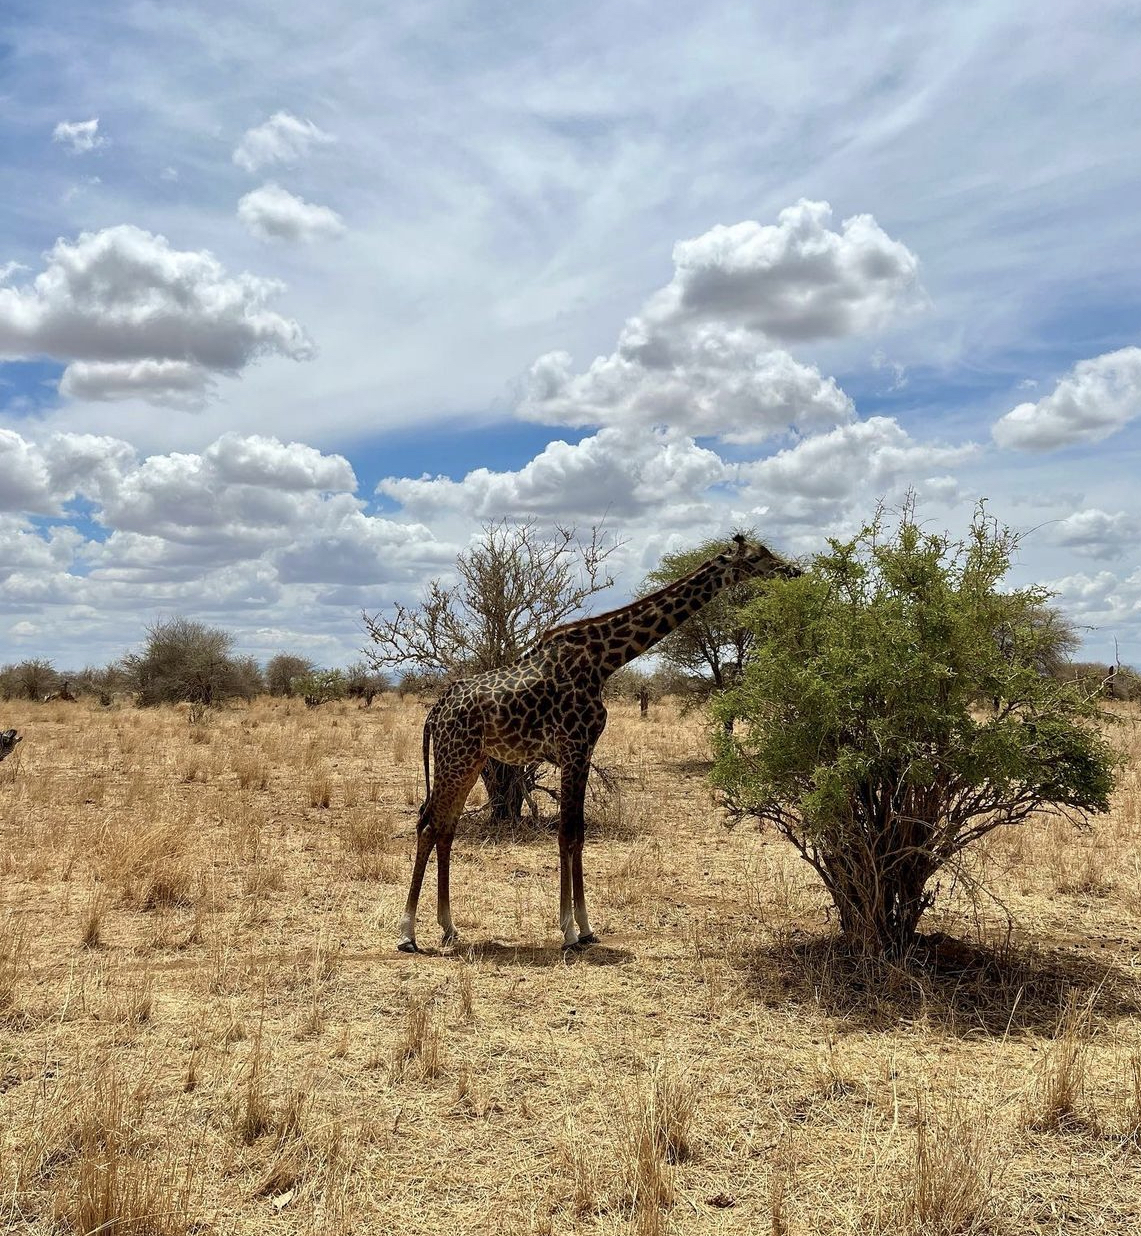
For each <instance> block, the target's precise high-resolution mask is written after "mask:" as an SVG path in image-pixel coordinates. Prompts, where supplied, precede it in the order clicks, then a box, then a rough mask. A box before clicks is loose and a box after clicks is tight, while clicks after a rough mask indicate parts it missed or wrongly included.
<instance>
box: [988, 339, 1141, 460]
mask: <svg viewBox="0 0 1141 1236" xmlns="http://www.w3.org/2000/svg"><path fill="white" fill-rule="evenodd" d="M1139 415H1141V348H1135V347H1131V348H1120V349H1119V350H1118V351H1116V352H1106V353H1104V354H1103V355H1101V356H1095V357H1093V358H1092V359H1091V360H1083V361H1078V363H1077V364H1076V365H1075V366H1074V367H1073V369H1072V370H1071V371H1070V372H1069V373H1068V374H1066V376H1065V377H1064V378H1062V379H1061V380H1060V381H1059V382H1058V384H1057V386H1056V387H1055V388H1054V389H1053V390H1052V391H1051V392H1050V394H1048V395H1045V396H1043V397H1042V398H1041V399H1039V400H1038V402H1037V403H1020V404H1019V405H1018V407H1016V408H1014V409H1013V410H1012V411H1010V412H1008V413H1007V414H1006V415H1005V416H1004V417H1002V419H1001V420H999V421H996V422H995V424H994V426H993V427H992V429H991V433H992V435H993V436H994V440H995V441H996V442H997V443H998V444H999V446H1011V447H1018V448H1020V449H1022V450H1028V451H1049V450H1053V449H1054V448H1055V447H1059V446H1069V445H1071V444H1072V443H1075V442H1101V441H1102V440H1103V439H1104V438H1108V437H1109V436H1110V434H1112V433H1116V432H1117V430H1119V429H1121V428H1122V427H1123V426H1124V425H1126V424H1128V423H1129V422H1130V421H1131V420H1133V419H1134V418H1135V417H1137V416H1139Z"/></svg>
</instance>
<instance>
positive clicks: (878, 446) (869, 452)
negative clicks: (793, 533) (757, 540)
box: [741, 416, 977, 526]
mask: <svg viewBox="0 0 1141 1236" xmlns="http://www.w3.org/2000/svg"><path fill="white" fill-rule="evenodd" d="M976 451H977V447H976V446H974V445H973V444H966V445H963V446H942V445H938V444H930V443H922V442H916V441H915V440H914V439H913V438H912V437H911V436H910V435H909V434H908V433H907V431H906V430H905V429H904V428H903V427H902V426H901V425H900V424H899V423H898V422H897V421H896V420H895V419H894V418H892V417H886V416H872V417H869V418H868V419H867V420H866V421H858V422H856V423H854V424H851V425H841V426H839V427H837V428H836V429H833V430H831V431H830V432H829V433H822V434H817V435H815V436H814V437H810V438H805V439H804V440H803V441H801V442H798V443H797V444H796V445H795V446H793V447H789V448H788V449H787V450H783V451H779V452H778V453H777V454H775V455H772V456H770V457H769V458H767V459H762V460H758V461H756V462H754V463H748V464H743V465H742V467H741V476H742V480H743V481H744V483H745V491H746V492H748V493H751V494H752V495H753V497H754V498H755V499H756V500H757V501H758V502H761V503H764V504H766V505H767V506H768V507H769V509H770V510H771V511H772V512H773V513H774V515H776V516H777V517H779V518H781V519H783V520H787V521H788V522H791V523H816V524H817V525H818V526H822V525H824V524H825V523H826V522H827V521H829V520H834V519H836V518H839V517H840V516H842V515H843V514H844V513H845V512H846V511H847V510H849V509H851V508H852V507H853V506H858V505H862V506H863V508H864V509H865V513H870V511H869V509H868V508H869V507H870V503H871V502H873V501H874V500H875V499H876V498H877V497H879V496H881V495H883V494H884V493H886V492H887V491H888V490H890V489H891V488H892V487H894V486H896V485H898V484H900V483H904V484H907V483H911V482H913V481H915V480H916V479H917V478H919V477H923V476H925V475H926V474H927V473H928V472H929V471H930V470H931V469H933V468H942V467H948V466H952V465H954V464H958V463H962V462H963V461H965V460H966V459H969V458H970V457H971V456H972V455H974V454H975V453H976ZM947 479H948V478H945V477H944V478H932V480H931V481H930V482H927V484H934V486H935V489H936V492H937V491H938V489H939V485H940V482H941V481H942V482H943V486H944V488H945V487H946V486H945V482H946V480H947Z"/></svg>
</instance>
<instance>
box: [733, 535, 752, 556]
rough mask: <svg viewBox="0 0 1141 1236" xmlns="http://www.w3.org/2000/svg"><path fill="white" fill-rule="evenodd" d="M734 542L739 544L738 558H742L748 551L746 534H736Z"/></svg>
mask: <svg viewBox="0 0 1141 1236" xmlns="http://www.w3.org/2000/svg"><path fill="white" fill-rule="evenodd" d="M733 540H734V541H736V542H737V556H738V557H739V558H740V557H742V556H743V555H744V554H745V552H746V551H747V550H748V548H749V543H748V541H746V540H745V534H744V533H743V532H737V533H734V535H733Z"/></svg>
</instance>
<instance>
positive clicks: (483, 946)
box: [452, 940, 634, 969]
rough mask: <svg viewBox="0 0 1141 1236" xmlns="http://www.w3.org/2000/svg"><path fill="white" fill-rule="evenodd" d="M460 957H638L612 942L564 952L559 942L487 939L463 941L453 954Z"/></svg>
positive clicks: (495, 960) (496, 961)
mask: <svg viewBox="0 0 1141 1236" xmlns="http://www.w3.org/2000/svg"><path fill="white" fill-rule="evenodd" d="M452 956H454V957H455V959H456V960H457V961H482V962H486V963H487V964H488V965H492V966H536V967H539V968H540V969H549V968H550V967H551V966H556V965H567V966H621V965H626V964H627V963H628V962H631V961H633V960H634V954H633V953H631V952H630V951H629V950H628V949H624V948H615V947H613V946H612V945H608V944H592V945H591V946H590V947H589V948H585V949H582V950H581V951H579V950H576V949H572V950H570V951H568V952H565V953H564V952H563V950H562V948H561V947H560V946H559V945H557V944H550V945H547V944H542V945H540V944H503V943H500V941H498V940H486V941H484V942H483V943H480V944H468V945H460V947H458V948H457V949H456V950H455V952H454V953H453V954H452Z"/></svg>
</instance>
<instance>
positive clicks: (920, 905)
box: [829, 870, 931, 958]
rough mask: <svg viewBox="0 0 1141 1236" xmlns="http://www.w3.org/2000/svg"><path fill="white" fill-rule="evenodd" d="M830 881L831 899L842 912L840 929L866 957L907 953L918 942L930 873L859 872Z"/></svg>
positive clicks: (847, 873)
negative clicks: (854, 875) (916, 939)
mask: <svg viewBox="0 0 1141 1236" xmlns="http://www.w3.org/2000/svg"><path fill="white" fill-rule="evenodd" d="M845 875H846V876H847V878H846V879H843V880H836V881H831V882H830V890H829V891H830V892H831V893H832V900H833V901H834V902H835V903H836V909H837V910H838V911H839V915H840V929H841V931H842V932H843V933H844V936H845V938H846V939H847V940H848V942H849V943H850V944H851V945H852V946H853V947H854V948H855V950H856V951H857V952H859V953H861V954H863V955H864V956H865V957H892V958H898V957H902V956H904V955H905V954H906V953H907V952H908V950H909V949H910V948H911V947H912V945H913V944H914V943H915V932H916V929H917V927H918V926H919V920H920V918H921V917H922V916H923V912H924V911H925V910H926V909H927V907H928V906H929V905H930V904H931V898H930V895H929V894H928V893H926V892H925V891H924V890H925V886H926V883H927V876H926V875H921V874H920V873H918V872H908V873H906V874H894V873H892V872H890V871H879V872H874V871H870V870H869V871H866V872H860V873H859V876H858V878H856V879H852V878H851V877H852V872H851V871H848V872H846V873H845Z"/></svg>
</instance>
